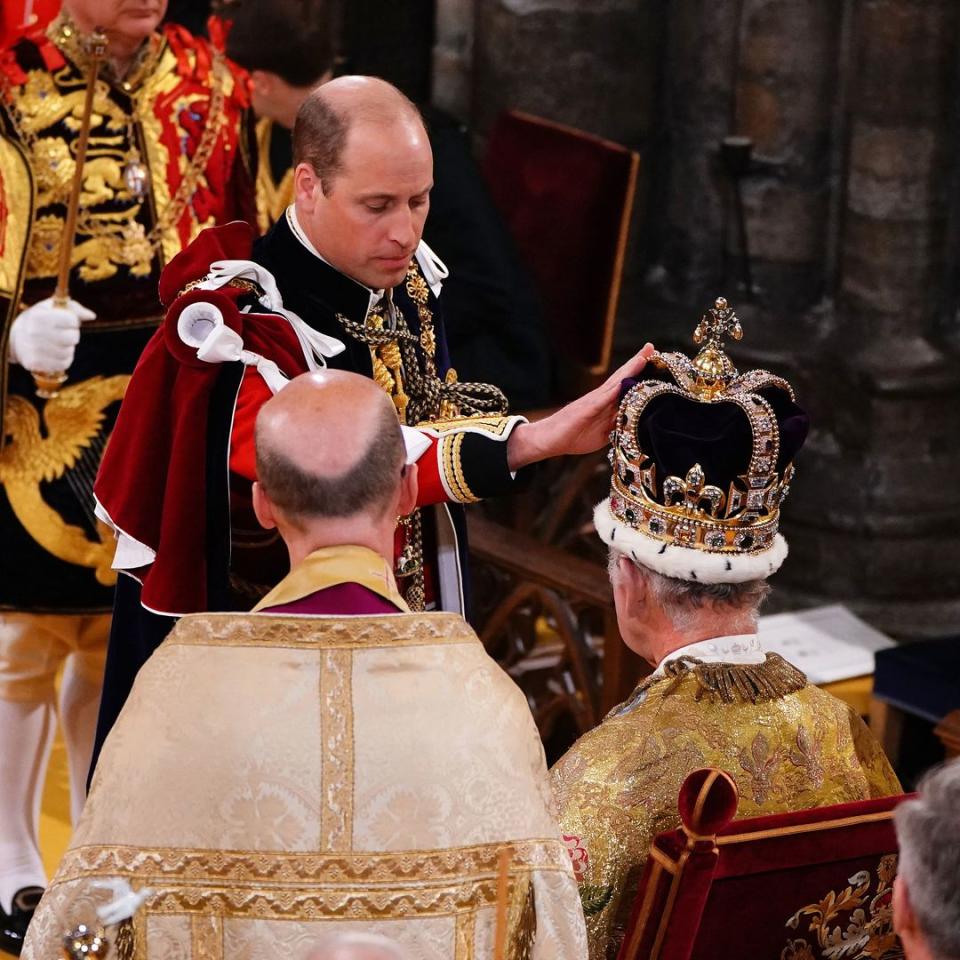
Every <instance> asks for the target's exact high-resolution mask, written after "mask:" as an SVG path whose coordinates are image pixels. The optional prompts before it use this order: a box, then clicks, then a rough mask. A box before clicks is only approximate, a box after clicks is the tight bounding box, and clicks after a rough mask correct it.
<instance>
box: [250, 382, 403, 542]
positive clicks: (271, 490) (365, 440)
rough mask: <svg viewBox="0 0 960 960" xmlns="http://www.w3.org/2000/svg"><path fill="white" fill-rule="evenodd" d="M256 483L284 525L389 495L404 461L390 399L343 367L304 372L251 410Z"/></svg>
mask: <svg viewBox="0 0 960 960" xmlns="http://www.w3.org/2000/svg"><path fill="white" fill-rule="evenodd" d="M256 452H257V481H258V483H259V484H260V486H261V487H262V488H263V492H264V493H265V494H266V495H267V497H268V498H269V499H270V501H271V503H272V504H273V506H274V507H275V508H276V509H277V510H279V511H280V512H281V513H282V514H283V515H284V517H285V518H286V519H287V521H288V522H289V523H292V524H294V525H295V526H303V525H304V524H306V523H308V522H309V521H311V520H318V519H330V518H340V517H352V516H355V515H358V514H366V515H369V516H372V517H380V516H382V515H383V513H384V511H385V510H386V509H387V507H388V506H389V505H390V503H391V502H392V501H393V500H394V498H395V496H396V493H397V489H398V487H399V485H400V479H401V473H402V470H403V465H404V462H405V451H404V444H403V436H402V434H401V431H400V422H399V420H398V419H397V413H396V410H395V408H394V406H393V404H392V403H391V402H390V400H389V398H388V397H387V396H386V394H385V393H384V392H383V390H381V389H380V387H378V386H377V385H376V383H374V382H373V381H372V380H369V379H367V378H366V377H362V376H360V375H359V374H355V373H347V372H345V371H342V370H325V371H318V372H316V373H307V374H303V375H302V376H300V377H297V378H296V379H294V380H292V381H291V382H290V383H289V384H288V385H287V386H286V387H284V388H283V389H282V390H281V391H280V392H279V393H277V394H276V396H274V397H273V398H272V399H270V400H268V401H267V402H266V403H265V404H264V405H263V407H262V408H261V410H260V413H259V415H258V416H257V425H256Z"/></svg>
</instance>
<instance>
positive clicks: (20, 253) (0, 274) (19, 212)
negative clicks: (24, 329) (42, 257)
mask: <svg viewBox="0 0 960 960" xmlns="http://www.w3.org/2000/svg"><path fill="white" fill-rule="evenodd" d="M2 95H3V91H2V89H0V96H2ZM35 202H36V186H35V183H34V179H33V173H32V171H31V169H30V162H29V160H28V158H27V155H26V152H25V150H24V148H23V147H22V146H20V145H19V144H18V143H16V142H15V141H13V140H7V139H4V138H3V137H0V301H2V300H7V302H6V303H5V304H4V303H2V302H0V358H2V362H0V450H2V449H3V447H4V444H5V443H6V436H7V430H6V428H5V426H4V411H5V409H6V406H7V377H8V374H9V367H10V365H9V364H8V363H7V362H6V356H7V348H8V343H9V339H10V327H11V326H12V324H13V318H14V316H15V314H16V310H17V307H18V305H19V302H20V296H21V293H22V292H23V280H24V274H25V270H26V261H27V251H28V250H29V249H30V242H31V234H32V231H33V214H34V209H33V208H34V204H35ZM7 298H9V299H7Z"/></svg>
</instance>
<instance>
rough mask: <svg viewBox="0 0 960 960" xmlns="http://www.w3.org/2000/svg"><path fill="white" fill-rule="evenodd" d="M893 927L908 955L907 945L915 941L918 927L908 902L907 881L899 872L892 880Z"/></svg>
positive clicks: (909, 951) (911, 906)
mask: <svg viewBox="0 0 960 960" xmlns="http://www.w3.org/2000/svg"><path fill="white" fill-rule="evenodd" d="M893 929H894V930H896V932H897V936H898V937H900V939H901V940H902V941H903V942H904V946H905V947H907V948H908V949H907V954H908V955H909V954H910V953H911V952H912V951H911V950H910V949H909V947H910V945H911V944H913V943H914V942H915V941H916V939H917V935H918V934H919V929H918V927H917V915H916V914H915V913H914V912H913V905H912V904H911V903H910V892H909V888H908V887H907V881H906V880H904V879H903V875H902V874H899V873H898V874H897V876H896V877H895V878H894V881H893Z"/></svg>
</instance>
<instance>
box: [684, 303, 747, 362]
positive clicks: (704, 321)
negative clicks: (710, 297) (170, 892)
mask: <svg viewBox="0 0 960 960" xmlns="http://www.w3.org/2000/svg"><path fill="white" fill-rule="evenodd" d="M728 335H729V336H731V337H733V339H734V340H740V339H741V338H742V337H743V328H742V327H741V326H740V321H739V320H738V319H737V315H736V314H735V313H734V312H733V308H732V307H729V306H727V301H726V300H725V299H724V298H723V297H717V299H716V302H715V303H714V305H713V306H712V307H711V308H710V310H708V311H707V312H706V313H705V314H704V315H703V316H702V317H701V318H700V322H699V323H698V324H697V329H696V330H694V331H693V340H694V342H695V343H703V342H704V340H706V344H705V347H704V349H707V348H711V347H712V348H713V349H714V350H720V351H722V350H723V338H724V337H726V336H728Z"/></svg>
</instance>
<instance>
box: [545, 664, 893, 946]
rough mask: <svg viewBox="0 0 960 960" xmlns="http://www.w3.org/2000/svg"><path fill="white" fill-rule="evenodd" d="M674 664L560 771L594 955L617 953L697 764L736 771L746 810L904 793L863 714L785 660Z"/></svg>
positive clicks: (557, 786) (743, 813)
mask: <svg viewBox="0 0 960 960" xmlns="http://www.w3.org/2000/svg"><path fill="white" fill-rule="evenodd" d="M667 667H668V668H669V669H668V671H667V675H666V676H664V675H661V674H656V675H654V677H653V678H651V679H649V680H648V681H645V682H644V683H643V684H641V687H640V688H638V691H637V693H635V694H634V696H633V697H632V698H630V700H628V701H627V702H626V703H625V704H623V705H622V706H621V707H619V708H616V709H615V710H613V711H612V712H611V713H610V715H609V716H608V717H607V718H606V719H605V720H604V721H603V722H602V723H601V724H600V726H598V727H596V728H595V729H593V730H591V731H590V732H589V733H587V734H585V735H584V736H583V737H581V738H580V740H578V741H577V743H576V744H575V745H574V746H573V747H572V748H571V749H570V750H569V751H568V752H567V754H566V755H565V756H564V757H563V758H562V759H561V760H560V761H559V762H558V763H557V764H556V766H555V767H554V769H553V771H552V776H553V785H554V792H555V795H556V797H557V802H558V806H559V810H560V827H561V832H562V833H563V834H564V838H565V840H566V842H567V843H568V845H569V846H570V848H571V850H572V851H573V853H574V864H575V867H574V869H575V870H576V872H577V878H578V881H579V884H580V894H581V900H582V902H583V906H584V912H585V914H586V920H587V932H588V939H589V944H590V957H591V960H606V958H608V957H612V956H615V954H616V950H617V949H618V947H619V945H620V941H621V940H622V937H623V929H624V925H625V922H626V918H627V914H628V912H629V910H630V908H631V906H632V902H633V895H634V893H635V890H636V885H637V881H638V879H639V874H640V872H641V870H642V868H643V865H644V862H645V861H646V858H647V854H648V851H649V847H650V843H651V841H652V839H653V837H654V836H656V834H658V833H660V832H662V831H664V830H672V829H674V828H676V827H678V826H679V825H680V819H679V815H678V813H677V795H678V792H679V790H680V786H681V785H682V783H683V780H684V778H685V777H686V775H687V774H688V773H690V772H691V771H693V770H695V769H698V768H700V767H718V768H720V769H722V770H725V771H727V772H728V773H729V774H730V775H731V776H732V777H733V778H734V780H735V781H736V783H737V788H738V790H739V793H740V802H739V805H738V808H737V816H738V817H751V816H761V815H766V814H771V813H780V812H783V811H787V810H802V809H806V808H808V807H815V806H824V805H827V804H833V803H844V802H847V801H853V800H862V799H866V798H868V797H875V796H885V795H889V794H894V793H899V792H900V784H899V782H898V781H897V778H896V776H895V774H894V773H893V770H892V769H891V767H890V764H889V763H888V761H887V759H886V757H884V755H883V752H882V751H881V749H880V746H879V744H878V743H877V742H876V740H875V739H874V738H873V736H872V735H871V734H870V733H869V731H868V730H867V729H866V727H865V726H864V724H863V721H862V720H861V719H860V718H859V717H858V716H857V715H856V714H855V713H854V712H853V711H852V710H851V709H850V708H849V707H848V706H846V705H845V704H843V703H842V702H840V701H839V700H837V699H835V698H834V697H832V696H830V694H828V693H825V692H824V691H822V690H820V689H819V688H817V687H815V686H812V685H810V684H801V685H799V687H797V680H796V677H797V675H799V676H801V677H802V674H800V671H797V670H796V669H795V668H793V667H792V666H791V665H790V664H787V663H786V661H783V660H782V659H780V658H779V657H777V658H776V659H772V658H771V655H768V659H767V662H766V664H747V665H734V664H729V663H727V664H723V663H712V664H701V663H700V662H698V661H693V660H691V659H690V658H683V659H681V660H676V661H672V662H670V663H668V664H667ZM785 667H786V668H789V669H785ZM703 668H706V669H703ZM764 673H766V674H767V676H763V674H764ZM791 687H792V688H793V689H792V692H791ZM777 688H779V690H780V692H779V693H778V692H777ZM721 691H722V692H721ZM754 699H756V700H758V701H759V702H753V700H754Z"/></svg>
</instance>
